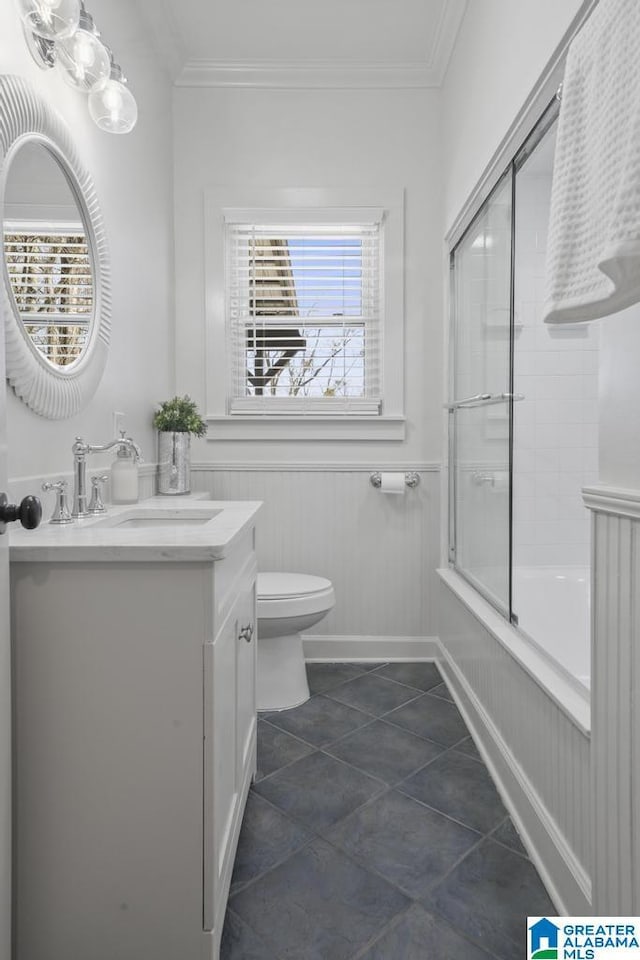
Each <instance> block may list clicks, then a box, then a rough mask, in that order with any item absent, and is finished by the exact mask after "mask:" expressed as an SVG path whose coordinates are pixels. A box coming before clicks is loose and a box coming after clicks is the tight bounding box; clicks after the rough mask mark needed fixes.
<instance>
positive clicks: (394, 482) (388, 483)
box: [380, 473, 407, 496]
mask: <svg viewBox="0 0 640 960" xmlns="http://www.w3.org/2000/svg"><path fill="white" fill-rule="evenodd" d="M406 489H407V485H406V483H405V479H404V473H381V474H380V490H381V491H382V493H392V494H395V495H396V496H398V495H400V496H404V494H405V492H406Z"/></svg>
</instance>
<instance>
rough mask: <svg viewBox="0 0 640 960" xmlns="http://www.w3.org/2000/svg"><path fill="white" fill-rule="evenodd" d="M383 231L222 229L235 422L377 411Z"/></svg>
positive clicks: (232, 225)
mask: <svg viewBox="0 0 640 960" xmlns="http://www.w3.org/2000/svg"><path fill="white" fill-rule="evenodd" d="M380 231H381V224H380V222H371V223H356V224H345V223H336V224H331V223H329V224H322V223H315V224H314V223H303V224H299V225H292V224H273V223H272V224H269V223H236V222H233V221H231V222H227V224H226V255H227V280H226V294H227V296H226V312H227V325H228V331H229V337H230V350H229V359H230V362H231V383H232V395H231V398H230V412H231V413H232V414H243V413H249V414H251V413H255V412H257V411H266V412H271V413H273V414H274V415H277V414H279V413H280V414H286V413H292V412H300V413H303V412H305V411H309V410H317V411H319V412H322V413H325V414H327V415H329V414H339V413H344V412H347V411H350V412H357V413H360V414H377V413H378V412H379V410H380V395H381V391H380V364H379V356H380V332H381V317H380V311H381V295H380V254H381V245H380Z"/></svg>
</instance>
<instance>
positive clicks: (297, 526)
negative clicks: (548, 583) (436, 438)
mask: <svg viewBox="0 0 640 960" xmlns="http://www.w3.org/2000/svg"><path fill="white" fill-rule="evenodd" d="M415 466H419V465H415ZM407 469H409V468H408V467H407ZM420 478H421V480H420V484H419V485H418V487H416V488H415V489H414V490H410V489H407V492H406V494H405V495H404V496H391V495H385V494H383V493H380V492H379V491H377V490H375V489H374V488H373V487H372V486H371V484H370V483H369V471H368V470H366V471H365V470H362V469H360V470H350V469H340V470H331V471H329V470H326V469H322V468H314V469H298V470H296V469H295V468H291V467H287V466H282V467H278V468H277V469H276V468H275V467H274V468H273V469H270V470H265V469H263V468H261V467H257V466H256V467H250V466H243V467H241V468H238V469H227V468H223V469H215V468H213V467H211V465H207V464H200V465H194V467H193V469H192V484H191V488H192V490H193V491H194V492H197V491H207V492H209V493H210V494H211V495H212V496H214V497H216V498H222V499H232V500H262V501H263V503H264V507H263V509H262V511H261V513H260V515H259V517H258V525H257V554H258V567H259V569H260V570H286V571H292V572H295V573H311V574H316V575H318V576H324V577H329V579H330V580H331V581H332V582H333V585H334V588H335V592H336V598H337V599H336V606H335V609H334V610H333V611H332V613H330V614H329V616H328V617H327V618H326V619H325V620H323V621H322V623H319V624H318V625H317V627H314V630H313V632H314V634H319V635H320V634H322V635H327V636H359V637H364V636H374V637H375V636H383V637H384V636H388V637H427V636H435V635H436V632H437V629H436V628H437V620H436V611H435V597H436V582H435V577H436V574H435V570H436V567H437V566H438V557H439V524H440V517H439V489H440V486H439V485H440V477H439V473H438V471H437V469H435V468H433V467H431V469H420Z"/></svg>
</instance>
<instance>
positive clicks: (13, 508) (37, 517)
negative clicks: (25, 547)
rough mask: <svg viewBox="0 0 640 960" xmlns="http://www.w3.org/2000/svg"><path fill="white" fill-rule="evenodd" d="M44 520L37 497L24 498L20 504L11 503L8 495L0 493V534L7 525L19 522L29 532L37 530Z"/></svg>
mask: <svg viewBox="0 0 640 960" xmlns="http://www.w3.org/2000/svg"><path fill="white" fill-rule="evenodd" d="M41 519H42V504H41V503H40V501H39V500H38V498H37V497H23V499H22V500H21V502H20V503H19V504H15V503H9V501H8V498H7V495H6V493H0V533H4V532H5V526H6V524H7V523H13V521H14V520H19V521H20V523H21V524H22V526H23V527H25V528H26V529H27V530H35V528H36V527H38V526H39V525H40V521H41Z"/></svg>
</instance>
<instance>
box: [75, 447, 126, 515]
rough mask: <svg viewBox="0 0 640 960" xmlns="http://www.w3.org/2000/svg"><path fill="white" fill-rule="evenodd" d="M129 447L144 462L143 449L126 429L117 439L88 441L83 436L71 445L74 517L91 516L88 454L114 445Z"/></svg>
mask: <svg viewBox="0 0 640 960" xmlns="http://www.w3.org/2000/svg"><path fill="white" fill-rule="evenodd" d="M121 446H122V447H128V448H129V449H130V450H132V451H133V453H134V454H135V457H136V459H137V460H138V461H139V462H142V450H141V449H140V447H139V446H138V444H137V443H136V442H135V440H132V439H131V437H126V436H125V434H124V430H123V431H122V433H121V434H120V436H119V437H118V438H117V440H110V441H109V443H87V441H86V440H83V439H82V437H76V439H75V443H74V444H73V446H72V447H71V450H72V452H73V504H72V508H71V516H72V517H89V516H91V513H90V512H89V509H88V506H87V456H88V455H89V454H90V453H102V452H103V451H104V450H111V449H112V448H113V447H121Z"/></svg>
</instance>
